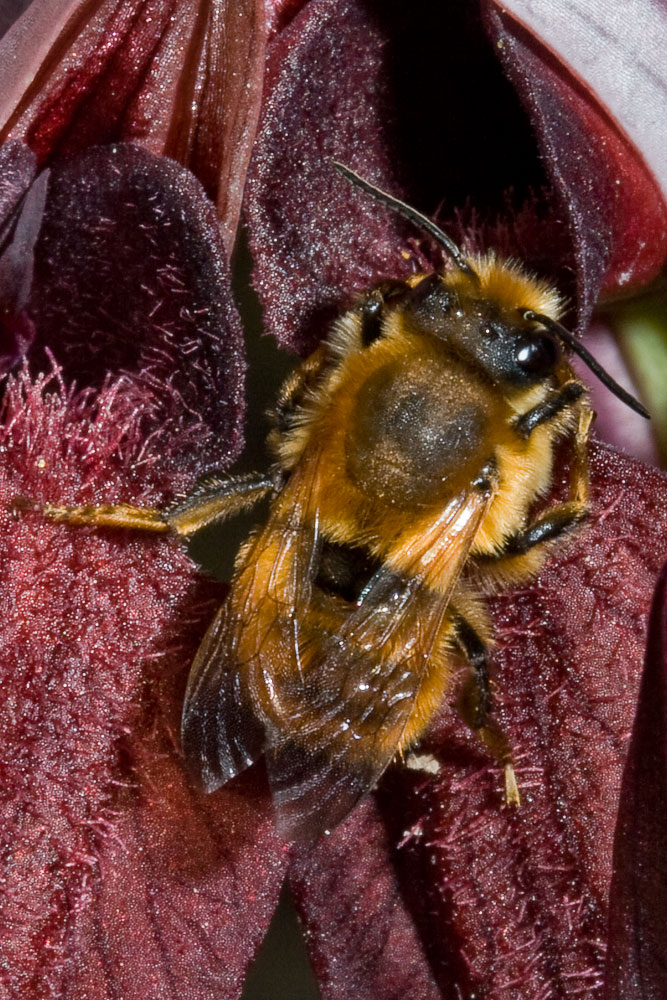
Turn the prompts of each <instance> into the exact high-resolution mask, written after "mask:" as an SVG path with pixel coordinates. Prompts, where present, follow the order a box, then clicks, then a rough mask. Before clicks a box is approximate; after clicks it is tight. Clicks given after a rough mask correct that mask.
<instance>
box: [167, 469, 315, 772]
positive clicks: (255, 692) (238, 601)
mask: <svg viewBox="0 0 667 1000" xmlns="http://www.w3.org/2000/svg"><path fill="white" fill-rule="evenodd" d="M315 474H316V467H310V466H309V467H308V468H307V469H306V470H305V471H303V472H302V473H301V475H300V477H299V476H297V475H296V474H295V476H294V477H293V481H291V482H290V484H288V487H286V489H285V490H284V491H283V493H282V494H281V496H280V497H279V498H278V501H277V502H276V503H275V504H274V509H273V510H272V513H271V516H270V518H269V521H268V523H267V526H266V527H265V528H264V529H263V530H262V531H261V532H260V533H259V534H258V535H257V536H256V537H255V538H254V539H252V540H251V541H250V542H249V543H248V544H247V545H246V548H245V551H244V553H243V555H242V558H241V564H240V566H239V568H238V570H237V572H236V574H235V578H234V581H233V584H232V591H231V594H230V596H229V598H228V600H227V602H226V603H225V604H224V605H223V606H222V607H221V608H220V610H219V611H218V614H217V615H216V617H215V619H214V621H213V623H212V624H211V626H210V628H209V629H208V632H207V633H206V635H205V637H204V640H203V641H202V643H201V646H200V647H199V650H198V652H197V655H196V657H195V660H194V662H193V664H192V668H191V671H190V676H189V679H188V685H187V690H186V694H185V701H184V706H183V716H182V722H181V738H182V743H183V749H184V752H185V756H186V760H187V762H188V764H189V766H190V767H191V769H192V770H193V771H194V772H195V774H197V776H198V777H199V778H200V779H201V781H202V783H203V785H204V787H205V788H206V789H207V791H213V790H214V789H216V788H218V787H219V786H220V785H223V784H224V783H225V782H227V781H229V780H230V779H231V778H233V777H235V776H236V775H237V774H239V773H240V772H241V771H243V770H244V769H245V768H247V767H248V766H249V765H250V764H252V763H253V762H254V761H255V760H256V759H257V758H258V757H259V756H260V755H261V754H262V752H263V750H264V747H265V742H266V737H265V729H266V721H267V718H268V717H271V716H272V715H273V714H274V713H273V710H272V708H271V701H272V696H273V690H274V682H273V674H274V672H276V671H278V672H280V671H286V672H290V671H293V670H295V669H296V661H297V657H298V652H297V651H298V647H299V630H300V622H301V620H302V619H303V617H304V614H305V611H306V608H307V606H308V602H309V598H310V593H311V583H312V576H313V566H314V564H315V562H316V554H317V549H318V538H319V531H318V523H317V517H316V515H315V516H310V515H308V513H307V512H308V506H309V502H310V496H311V495H312V487H313V482H312V479H313V476H314V475H315Z"/></svg>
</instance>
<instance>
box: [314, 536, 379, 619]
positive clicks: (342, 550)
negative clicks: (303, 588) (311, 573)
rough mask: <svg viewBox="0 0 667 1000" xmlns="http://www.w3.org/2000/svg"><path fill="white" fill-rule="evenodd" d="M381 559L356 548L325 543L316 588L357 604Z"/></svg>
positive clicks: (316, 578) (354, 546) (318, 568)
mask: <svg viewBox="0 0 667 1000" xmlns="http://www.w3.org/2000/svg"><path fill="white" fill-rule="evenodd" d="M380 566H381V563H380V562H379V560H377V559H375V558H373V556H371V555H370V553H368V552H366V551H365V549H362V548H359V547H358V546H356V545H341V544H339V543H337V542H329V541H325V542H324V544H323V546H322V552H321V555H320V562H319V565H318V567H317V573H316V576H315V585H316V586H317V587H319V588H320V589H321V590H323V591H324V592H325V593H327V594H334V595H335V596H337V597H341V598H342V599H343V600H344V601H349V602H350V603H352V604H353V603H355V602H356V601H357V600H358V599H359V597H360V596H361V594H362V592H363V590H364V588H365V587H366V586H367V584H368V582H369V581H370V579H371V578H372V577H373V576H374V574H375V573H376V572H377V571H378V569H379V568H380Z"/></svg>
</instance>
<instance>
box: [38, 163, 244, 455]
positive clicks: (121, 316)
mask: <svg viewBox="0 0 667 1000" xmlns="http://www.w3.org/2000/svg"><path fill="white" fill-rule="evenodd" d="M30 314H31V316H32V318H33V320H34V322H35V325H36V326H37V329H38V331H39V332H38V341H37V342H36V345H35V349H34V350H33V352H32V355H31V356H32V357H35V356H37V355H36V349H37V346H42V347H48V348H49V349H50V350H51V351H52V352H53V353H54V354H55V356H56V358H57V360H58V361H59V362H60V363H61V364H62V365H63V369H64V372H65V375H66V377H67V379H68V380H71V379H75V380H76V382H77V383H78V384H79V385H87V386H96V387H99V386H100V385H102V384H103V382H104V380H105V378H106V377H107V373H108V372H112V373H114V374H116V375H120V374H122V375H125V376H127V377H128V378H129V379H130V380H131V382H132V384H133V385H134V386H135V387H136V395H137V405H138V406H141V408H142V411H143V417H142V426H143V429H144V436H145V438H146V440H147V445H146V454H145V456H144V458H145V462H148V463H157V464H159V463H162V464H163V465H164V464H165V463H166V462H167V461H170V462H172V465H173V460H174V458H177V459H178V460H179V462H180V465H181V467H182V469H183V470H185V471H187V470H190V471H192V470H193V469H197V470H199V469H201V468H202V467H204V466H206V465H207V464H209V465H210V464H227V463H229V461H230V460H231V459H232V458H233V457H234V456H236V455H237V454H238V451H239V448H240V445H241V420H242V410H243V395H242V392H243V387H242V382H243V373H244V367H243V362H242V360H241V351H242V331H241V324H240V319H239V317H238V314H237V312H236V308H235V305H234V301H233V298H232V292H231V285H230V276H229V268H228V264H227V260H226V254H225V250H224V246H223V244H222V240H221V237H220V233H219V229H218V225H217V221H216V218H215V213H214V211H213V207H212V205H211V203H210V202H209V201H208V199H207V198H206V196H205V195H204V192H203V191H202V189H201V187H200V185H199V184H198V183H197V181H196V180H195V179H194V178H193V177H192V175H191V174H190V173H189V172H188V171H186V170H184V169H183V168H182V167H179V166H178V165H177V164H175V163H174V162H172V161H170V160H167V159H165V158H163V157H162V158H160V157H156V156H153V155H152V154H150V153H147V152H145V151H144V150H142V149H141V148H139V147H137V146H134V145H132V144H124V145H119V146H115V147H104V148H100V149H92V150H89V151H87V152H86V153H83V154H81V155H79V156H77V157H75V158H74V159H72V160H71V161H70V162H69V163H66V164H62V165H57V166H54V167H53V169H52V171H51V179H50V183H49V195H48V201H47V206H46V212H45V218H44V224H43V228H42V233H41V236H40V240H39V243H38V246H37V250H36V264H35V282H34V287H33V293H32V296H31V299H30Z"/></svg>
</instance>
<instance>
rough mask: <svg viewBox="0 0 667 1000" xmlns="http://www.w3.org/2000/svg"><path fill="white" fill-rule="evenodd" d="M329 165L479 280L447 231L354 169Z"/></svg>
mask: <svg viewBox="0 0 667 1000" xmlns="http://www.w3.org/2000/svg"><path fill="white" fill-rule="evenodd" d="M331 165H332V166H333V167H334V168H335V169H336V170H337V171H338V173H339V174H342V175H343V177H345V178H347V180H348V181H349V182H350V183H351V184H354V186H355V187H358V188H361V190H362V191H366V192H367V193H368V194H370V195H371V197H372V198H375V200H376V201H380V202H382V203H383V204H385V205H388V206H389V208H393V209H394V211H395V212H398V214H399V215H402V216H404V217H405V218H406V219H409V220H410V222H414V224H415V225H416V226H419V228H420V229H424V230H425V231H426V232H427V233H428V234H429V236H432V237H433V239H434V240H435V242H436V243H437V244H438V245H439V246H441V247H442V248H443V250H445V251H446V252H447V253H448V254H449V256H450V257H451V258H452V260H453V261H454V263H455V264H456V266H457V267H458V269H459V271H462V272H463V274H467V275H468V276H469V277H470V278H475V279H476V280H479V279H478V277H477V274H476V272H475V271H474V270H473V268H472V267H471V266H470V264H469V263H468V261H467V260H466V258H465V257H464V255H463V254H462V253H461V250H460V249H459V248H458V247H457V245H456V243H455V242H454V240H452V239H451V238H450V237H449V236H448V235H447V233H443V231H442V229H440V228H439V227H438V226H436V224H435V223H434V222H431V220H430V219H429V218H428V217H427V216H425V215H422V213H421V212H418V211H417V209H416V208H412V207H411V206H410V205H407V204H406V203H405V202H404V201H401V200H400V198H394V196H393V195H391V194H387V192H386V191H382V189H381V188H378V187H375V185H374V184H371V183H370V181H366V180H364V178H363V177H360V176H359V174H357V173H355V171H354V170H351V169H350V168H349V167H346V166H345V164H344V163H338V162H337V161H336V160H332V161H331Z"/></svg>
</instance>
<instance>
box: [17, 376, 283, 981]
mask: <svg viewBox="0 0 667 1000" xmlns="http://www.w3.org/2000/svg"><path fill="white" fill-rule="evenodd" d="M125 388H126V386H124V385H123V384H122V383H121V384H114V385H112V386H108V387H107V388H105V389H104V390H103V391H102V392H101V393H100V394H99V396H97V395H96V394H95V395H93V394H91V393H86V394H83V395H81V396H77V395H75V394H72V393H69V394H67V393H66V392H65V390H64V387H63V386H61V385H60V384H59V382H58V379H57V377H53V376H51V377H50V378H48V379H45V378H42V379H40V380H38V381H37V383H35V384H33V383H32V382H31V380H30V379H29V377H28V376H27V374H25V373H24V374H22V375H21V376H20V377H19V378H18V379H17V380H10V381H9V383H8V385H7V387H6V391H5V396H4V401H3V406H2V410H1V412H0V573H1V575H2V581H3V586H2V592H1V597H0V600H1V603H2V609H1V613H2V622H3V628H2V631H1V632H0V665H1V666H0V674H1V679H0V683H1V686H2V692H3V695H2V699H1V701H0V742H1V744H2V755H1V760H0V789H1V791H0V885H1V886H2V892H1V893H0V926H2V934H0V982H1V983H2V987H0V989H3V990H4V993H3V995H7V996H20V997H21V998H24V1000H42V998H45V997H63V998H65V997H66V998H68V1000H74V998H79V997H80V998H82V997H84V996H85V997H87V998H88V1000H102V998H104V1000H111V998H114V997H116V998H117V997H123V1000H133V998H135V997H136V998H139V997H141V998H142V1000H143V998H146V997H165V998H166V997H169V998H173V1000H177V998H178V1000H180V998H182V997H186V996H188V997H189V996H191V997H197V998H199V997H200V996H211V997H213V996H214V997H216V998H225V997H230V998H231V997H236V996H237V995H238V991H239V982H240V978H241V976H242V975H243V970H244V968H245V965H246V964H247V962H248V961H249V959H250V958H251V956H252V954H253V952H254V949H255V947H256V946H257V944H258V942H259V940H260V939H261V937H262V935H263V934H264V932H265V929H266V925H267V923H268V920H269V917H270V914H271V911H272V909H273V907H274V906H275V903H276V901H277V896H278V892H279V888H280V882H281V880H282V870H283V866H284V862H283V852H282V849H281V846H280V845H279V844H278V843H277V841H276V838H275V834H274V832H273V825H272V822H271V819H270V816H269V815H268V812H267V806H266V803H267V795H266V790H265V789H264V788H263V786H262V784H261V781H260V780H259V779H258V778H257V777H253V776H252V775H249V776H248V779H247V780H246V783H245V786H237V787H236V788H235V789H233V790H223V791H222V792H221V793H219V794H218V795H216V796H213V797H204V796H202V795H200V794H198V793H195V792H194V791H193V789H192V788H190V787H189V785H188V784H187V782H186V780H185V778H184V773H183V768H182V761H181V756H180V751H179V749H178V735H177V734H178V716H179V713H180V704H181V700H182V689H183V685H184V682H185V674H186V672H187V668H188V665H189V662H190V659H191V657H192V655H193V652H194V649H195V647H196V644H197V641H198V639H199V637H200V636H201V632H202V629H203V628H204V627H205V625H206V622H207V621H208V618H209V617H210V615H211V613H212V609H213V603H212V601H211V593H210V585H209V586H206V587H204V586H202V584H201V582H198V574H197V571H196V568H195V567H194V566H193V564H192V563H191V562H190V560H189V559H188V557H187V555H186V553H185V551H184V549H183V547H182V546H181V545H179V544H178V543H177V542H175V541H173V540H172V541H165V540H162V539H161V538H154V539H150V538H146V537H141V536H139V535H131V536H129V535H123V534H121V533H110V532H99V531H98V532H91V531H87V530H85V529H79V530H76V529H73V528H71V527H68V526H66V525H55V524H52V523H50V522H47V521H46V520H45V519H44V518H43V517H41V516H40V515H39V514H38V513H27V512H24V513H22V514H20V515H17V516H15V517H13V516H12V515H11V514H10V512H9V504H10V501H11V500H12V499H13V498H14V497H15V496H16V495H17V494H22V495H27V496H30V497H33V498H34V499H36V500H45V499H48V500H51V501H55V502H65V503H67V502H72V501H74V500H77V501H79V502H83V503H85V502H95V501H97V502H100V501H101V500H109V501H114V500H119V499H123V500H130V501H131V500H135V501H138V502H141V503H144V504H147V505H150V504H151V503H153V504H154V503H156V502H159V494H156V492H155V490H154V489H151V488H147V487H146V485H145V483H142V481H141V479H140V478H139V477H138V475H137V469H139V470H140V469H141V463H140V461H139V459H140V457H141V453H142V449H143V440H142V429H141V419H140V415H139V413H138V411H137V407H136V399H135V395H134V394H133V393H132V392H129V393H127V394H126V392H125Z"/></svg>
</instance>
